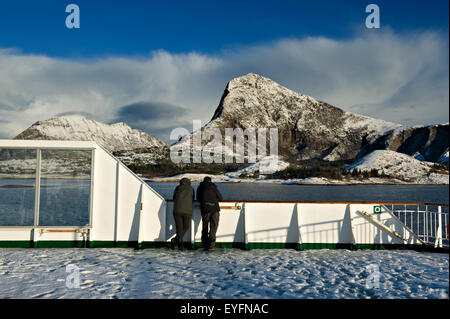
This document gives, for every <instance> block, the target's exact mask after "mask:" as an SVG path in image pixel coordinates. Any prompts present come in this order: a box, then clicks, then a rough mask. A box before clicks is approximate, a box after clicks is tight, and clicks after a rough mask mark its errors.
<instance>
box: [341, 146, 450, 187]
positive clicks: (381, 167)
mask: <svg viewBox="0 0 450 319" xmlns="http://www.w3.org/2000/svg"><path fill="white" fill-rule="evenodd" d="M434 166H435V164H434V163H431V162H424V161H419V160H417V159H415V158H414V157H412V156H409V155H406V154H403V153H398V152H394V151H390V150H376V151H373V152H371V153H370V154H368V155H366V156H364V157H363V158H361V159H359V160H358V161H356V162H355V163H353V164H351V165H349V166H347V167H346V169H347V170H348V171H353V170H354V169H358V170H360V171H362V172H364V171H371V170H373V169H376V170H378V172H379V173H382V172H383V173H384V174H386V175H389V176H391V177H394V178H398V179H401V180H403V181H407V182H414V183H418V184H448V183H449V176H448V172H444V171H442V172H440V171H439V170H437V169H436V168H435V167H434Z"/></svg>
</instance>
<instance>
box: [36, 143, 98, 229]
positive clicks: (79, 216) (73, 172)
mask: <svg viewBox="0 0 450 319" xmlns="http://www.w3.org/2000/svg"><path fill="white" fill-rule="evenodd" d="M91 156H92V152H91V151H68V150H42V151H41V187H40V203H39V225H40V226H85V225H88V224H89V206H90V186H91Z"/></svg>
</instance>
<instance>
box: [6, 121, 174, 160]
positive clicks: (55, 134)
mask: <svg viewBox="0 0 450 319" xmlns="http://www.w3.org/2000/svg"><path fill="white" fill-rule="evenodd" d="M14 139H19V140H66V141H95V142H97V143H98V144H100V145H102V146H104V147H105V148H106V149H108V150H109V151H111V152H116V151H128V150H134V149H144V148H155V147H165V146H167V144H165V143H164V142H162V141H161V140H159V139H157V138H155V137H152V136H150V135H148V134H147V133H145V132H142V131H139V130H136V129H132V128H131V127H130V126H129V125H127V124H125V123H115V124H111V125H108V124H105V123H101V122H97V121H94V120H91V119H88V118H86V117H84V116H81V115H68V116H61V117H54V118H51V119H49V120H45V121H39V122H36V123H34V124H33V125H32V126H31V127H29V128H28V129H26V130H25V131H23V132H22V133H20V134H19V135H17V136H16V137H15V138H14Z"/></svg>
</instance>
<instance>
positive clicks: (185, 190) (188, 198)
mask: <svg viewBox="0 0 450 319" xmlns="http://www.w3.org/2000/svg"><path fill="white" fill-rule="evenodd" d="M194 194H195V192H194V189H193V188H192V187H191V181H190V180H189V178H182V179H181V180H180V185H178V186H177V187H176V188H175V192H174V193H173V201H174V203H173V218H174V219H175V227H176V233H177V235H176V236H175V237H174V238H172V240H171V242H172V248H174V246H175V243H178V249H179V250H183V249H184V247H183V237H184V235H185V234H186V232H187V230H188V229H189V227H190V226H191V220H192V202H193V200H194V198H195V195H194Z"/></svg>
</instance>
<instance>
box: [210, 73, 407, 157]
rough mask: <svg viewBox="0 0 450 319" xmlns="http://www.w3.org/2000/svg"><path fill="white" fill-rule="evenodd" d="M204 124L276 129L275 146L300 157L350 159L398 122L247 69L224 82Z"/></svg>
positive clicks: (397, 125)
mask: <svg viewBox="0 0 450 319" xmlns="http://www.w3.org/2000/svg"><path fill="white" fill-rule="evenodd" d="M207 126H208V127H216V128H220V129H224V128H227V127H228V128H238V127H239V128H242V129H246V128H278V133H279V138H278V139H279V145H280V146H281V147H282V148H284V149H288V150H290V151H291V152H292V153H293V154H297V155H298V156H299V158H301V159H307V158H314V157H319V158H325V159H328V160H337V159H346V158H353V157H355V156H356V155H357V153H358V150H359V149H360V147H361V145H362V144H364V143H371V142H373V141H374V140H375V139H376V138H378V137H379V136H381V135H383V134H384V133H385V132H386V131H388V130H392V129H395V128H397V127H399V126H400V125H399V124H396V123H390V122H387V121H384V120H378V119H373V118H370V117H366V116H362V115H358V114H353V113H349V112H345V111H343V110H342V109H340V108H337V107H335V106H332V105H330V104H328V103H325V102H322V101H320V100H317V99H316V98H314V97H311V96H308V95H305V94H301V93H297V92H294V91H292V90H290V89H288V88H286V87H284V86H282V85H280V84H278V83H276V82H275V81H273V80H271V79H269V78H266V77H264V76H261V75H258V74H255V73H248V74H246V75H243V76H241V77H237V78H234V79H232V80H231V81H230V82H228V85H227V87H226V89H225V91H224V93H223V95H222V98H221V100H220V103H219V106H218V107H217V109H216V111H215V113H214V116H213V118H212V119H211V121H210V122H209V123H208V124H207Z"/></svg>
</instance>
